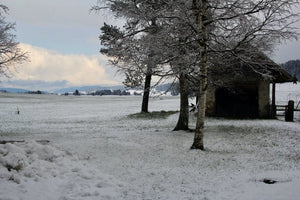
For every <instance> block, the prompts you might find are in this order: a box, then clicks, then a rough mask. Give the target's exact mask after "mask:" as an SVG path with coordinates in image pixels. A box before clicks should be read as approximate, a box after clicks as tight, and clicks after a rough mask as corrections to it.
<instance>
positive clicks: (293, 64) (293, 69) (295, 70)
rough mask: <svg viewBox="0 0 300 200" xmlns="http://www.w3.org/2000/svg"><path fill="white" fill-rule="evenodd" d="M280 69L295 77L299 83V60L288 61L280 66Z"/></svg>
mask: <svg viewBox="0 0 300 200" xmlns="http://www.w3.org/2000/svg"><path fill="white" fill-rule="evenodd" d="M281 67H282V68H283V69H285V70H286V71H287V72H289V73H290V74H291V75H292V76H296V77H297V79H298V81H300V60H290V61H288V62H286V63H283V64H281Z"/></svg>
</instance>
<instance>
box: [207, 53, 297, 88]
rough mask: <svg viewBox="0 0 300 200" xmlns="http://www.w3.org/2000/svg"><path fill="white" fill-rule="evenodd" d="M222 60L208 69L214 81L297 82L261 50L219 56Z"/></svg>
mask: <svg viewBox="0 0 300 200" xmlns="http://www.w3.org/2000/svg"><path fill="white" fill-rule="evenodd" d="M219 59H220V60H222V61H221V62H219V61H220V60H219V61H218V62H216V63H217V64H216V63H212V65H211V66H210V67H209V69H208V74H209V78H210V80H211V81H212V82H217V81H221V80H222V81H221V82H225V83H226V82H238V81H241V82H247V81H269V82H272V83H284V82H296V81H297V79H296V77H293V76H292V75H290V74H289V73H288V72H287V71H285V70H284V69H283V68H281V67H280V66H279V65H278V64H276V63H275V62H274V61H272V60H271V59H270V58H268V57H267V56H266V55H265V54H263V53H261V52H259V53H258V52H256V53H253V51H252V52H251V53H247V52H243V53H239V54H235V55H230V56H228V55H227V57H224V56H222V58H219Z"/></svg>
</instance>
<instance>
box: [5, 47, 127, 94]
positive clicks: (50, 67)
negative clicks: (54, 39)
mask: <svg viewBox="0 0 300 200" xmlns="http://www.w3.org/2000/svg"><path fill="white" fill-rule="evenodd" d="M20 47H21V48H22V49H24V50H25V51H28V52H29V55H30V62H27V63H23V64H22V65H20V66H17V68H16V71H15V73H14V75H15V76H14V77H13V79H12V80H11V81H10V84H13V82H14V81H17V82H15V84H18V83H23V84H22V85H23V86H24V87H25V86H26V87H27V88H28V87H30V84H31V87H32V88H36V86H38V85H41V86H42V85H44V86H47V85H49V86H51V87H52V88H53V87H56V86H59V87H61V86H82V85H104V84H105V85H117V84H120V83H121V79H120V78H118V77H116V76H114V75H115V70H114V69H113V68H112V67H111V66H106V65H107V58H106V57H105V56H102V55H94V56H87V55H70V54H61V53H59V52H56V51H52V50H48V49H44V48H40V47H35V46H32V45H29V44H20ZM24 81H27V83H28V84H25V82H24Z"/></svg>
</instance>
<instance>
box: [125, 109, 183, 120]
mask: <svg viewBox="0 0 300 200" xmlns="http://www.w3.org/2000/svg"><path fill="white" fill-rule="evenodd" d="M175 113H178V111H164V110H162V111H154V112H148V113H144V112H141V113H135V114H131V115H128V117H129V118H131V119H166V118H167V117H169V116H170V115H173V114H175Z"/></svg>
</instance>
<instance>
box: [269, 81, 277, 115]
mask: <svg viewBox="0 0 300 200" xmlns="http://www.w3.org/2000/svg"><path fill="white" fill-rule="evenodd" d="M275 91H276V83H272V105H271V113H270V115H271V118H275V117H276V101H275V96H276V93H275Z"/></svg>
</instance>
